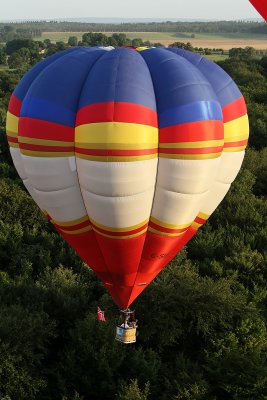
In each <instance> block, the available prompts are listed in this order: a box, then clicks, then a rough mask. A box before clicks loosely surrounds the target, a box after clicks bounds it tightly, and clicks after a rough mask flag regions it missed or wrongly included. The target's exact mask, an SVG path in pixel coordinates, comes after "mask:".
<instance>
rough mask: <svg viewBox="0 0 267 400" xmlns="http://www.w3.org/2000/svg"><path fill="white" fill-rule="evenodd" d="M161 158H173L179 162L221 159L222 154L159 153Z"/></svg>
mask: <svg viewBox="0 0 267 400" xmlns="http://www.w3.org/2000/svg"><path fill="white" fill-rule="evenodd" d="M159 157H160V158H173V159H178V160H209V159H212V158H218V157H221V152H219V153H210V154H167V153H159Z"/></svg>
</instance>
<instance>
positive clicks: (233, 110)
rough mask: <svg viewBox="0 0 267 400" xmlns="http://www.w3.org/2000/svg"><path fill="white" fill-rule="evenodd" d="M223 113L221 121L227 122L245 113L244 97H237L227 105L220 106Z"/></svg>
mask: <svg viewBox="0 0 267 400" xmlns="http://www.w3.org/2000/svg"><path fill="white" fill-rule="evenodd" d="M222 113H223V121H224V122H229V121H233V120H234V119H237V118H240V117H242V116H243V115H246V113H247V106H246V103H245V100H244V97H243V96H242V97H240V98H239V99H237V100H235V101H233V102H232V103H230V104H228V105H227V106H225V107H223V108H222Z"/></svg>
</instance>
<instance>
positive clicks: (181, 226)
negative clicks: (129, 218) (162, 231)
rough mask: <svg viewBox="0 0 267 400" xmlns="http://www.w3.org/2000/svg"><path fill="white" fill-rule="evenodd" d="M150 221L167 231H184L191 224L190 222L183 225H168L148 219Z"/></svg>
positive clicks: (151, 218) (154, 219) (157, 220)
mask: <svg viewBox="0 0 267 400" xmlns="http://www.w3.org/2000/svg"><path fill="white" fill-rule="evenodd" d="M150 221H151V222H154V224H157V225H159V226H162V227H163V228H167V229H185V228H188V227H189V226H190V225H191V224H192V222H190V223H189V224H184V225H174V224H168V223H167V222H163V221H160V220H159V219H157V218H154V217H150Z"/></svg>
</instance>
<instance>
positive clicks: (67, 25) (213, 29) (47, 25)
mask: <svg viewBox="0 0 267 400" xmlns="http://www.w3.org/2000/svg"><path fill="white" fill-rule="evenodd" d="M5 25H7V24H6V23H5V24H4V23H0V31H2V30H3V29H4V26H5ZM10 25H11V26H12V27H13V28H14V30H17V29H29V30H31V31H40V32H193V33H224V34H229V33H230V34H231V33H258V34H267V24H266V23H265V22H245V21H211V22H181V21H177V22H172V21H167V22H149V23H147V22H135V23H121V24H110V23H85V22H69V21H63V22H58V21H24V22H20V23H17V22H14V23H11V24H10Z"/></svg>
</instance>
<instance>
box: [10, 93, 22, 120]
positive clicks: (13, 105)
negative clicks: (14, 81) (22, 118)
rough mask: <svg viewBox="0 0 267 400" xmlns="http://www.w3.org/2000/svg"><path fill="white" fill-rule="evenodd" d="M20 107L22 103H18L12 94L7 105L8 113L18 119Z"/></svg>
mask: <svg viewBox="0 0 267 400" xmlns="http://www.w3.org/2000/svg"><path fill="white" fill-rule="evenodd" d="M21 105H22V101H20V100H19V99H18V98H17V97H16V96H15V95H14V94H12V95H11V97H10V101H9V104H8V111H9V112H10V113H11V114H13V115H15V116H16V117H19V114H20V109H21Z"/></svg>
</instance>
